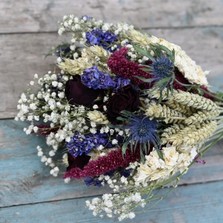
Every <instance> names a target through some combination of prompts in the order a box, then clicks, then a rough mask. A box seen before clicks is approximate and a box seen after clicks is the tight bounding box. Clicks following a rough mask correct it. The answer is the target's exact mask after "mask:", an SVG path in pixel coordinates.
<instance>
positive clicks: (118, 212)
mask: <svg viewBox="0 0 223 223" xmlns="http://www.w3.org/2000/svg"><path fill="white" fill-rule="evenodd" d="M86 205H87V207H88V208H89V209H90V210H92V211H93V215H94V216H97V215H99V216H100V217H103V216H104V215H106V216H107V217H109V218H112V217H113V216H118V220H119V221H122V220H124V219H133V218H134V217H135V213H134V212H133V211H129V210H131V209H132V208H133V207H134V206H136V205H137V206H141V207H145V205H146V202H145V200H144V199H142V197H141V195H140V193H138V192H135V193H131V192H130V193H126V194H103V195H102V198H101V199H100V198H98V197H96V198H93V199H92V201H89V200H87V201H86Z"/></svg>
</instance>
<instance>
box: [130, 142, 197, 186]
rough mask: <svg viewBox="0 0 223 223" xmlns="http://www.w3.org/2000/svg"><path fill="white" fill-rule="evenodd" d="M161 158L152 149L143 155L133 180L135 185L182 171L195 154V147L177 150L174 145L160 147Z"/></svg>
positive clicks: (161, 178)
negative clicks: (143, 157) (143, 160)
mask: <svg viewBox="0 0 223 223" xmlns="http://www.w3.org/2000/svg"><path fill="white" fill-rule="evenodd" d="M182 151H183V150H182ZM162 154H163V159H161V158H160V156H159V155H158V152H157V151H156V150H153V151H152V152H151V153H150V154H149V155H148V156H145V158H146V161H145V163H140V164H139V167H138V169H137V173H136V175H135V176H134V180H135V182H136V184H137V185H140V184H142V185H145V186H146V185H148V183H149V182H150V181H156V180H157V181H162V180H164V179H167V178H169V177H170V176H171V175H174V174H175V173H177V172H184V171H186V170H187V168H188V166H189V165H190V164H191V162H192V161H193V160H194V158H195V157H196V155H197V150H196V148H190V149H189V150H187V149H185V150H184V152H179V151H177V150H176V147H174V146H168V147H164V148H162Z"/></svg>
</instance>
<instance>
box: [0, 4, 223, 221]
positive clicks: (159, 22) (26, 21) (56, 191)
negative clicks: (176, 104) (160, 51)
mask: <svg viewBox="0 0 223 223" xmlns="http://www.w3.org/2000/svg"><path fill="white" fill-rule="evenodd" d="M222 11H223V1H222V0H212V1H210V0H197V1H193V0H186V1H183V0H181V1H175V0H165V1H164V0H150V1H145V0H88V1H83V0H75V1H72V0H60V1H59V0H55V1H52V0H41V1H30V0H21V1H13V0H1V1H0V46H1V53H0V99H1V100H0V101H1V103H0V118H10V117H13V116H14V115H15V112H16V102H17V99H18V96H19V94H20V93H21V92H22V91H23V90H24V89H25V88H26V84H27V83H28V82H29V81H30V80H31V79H32V76H33V74H34V73H39V74H42V73H44V72H47V71H48V70H49V69H50V63H51V62H52V59H50V58H49V59H48V60H47V61H44V60H43V57H44V55H45V54H46V53H47V52H48V50H49V49H50V48H51V47H52V46H54V45H56V44H57V43H59V42H61V39H60V38H58V37H57V34H56V30H57V21H58V20H61V18H62V16H63V15H65V14H70V13H72V14H74V15H77V16H80V15H83V14H89V15H92V16H95V17H96V18H100V19H101V18H103V19H105V20H107V21H111V22H113V21H125V22H128V23H133V24H134V25H136V26H137V27H139V28H144V31H146V32H148V33H151V34H154V35H157V36H159V37H162V38H166V39H167V40H169V41H171V42H174V43H176V44H179V45H180V46H182V48H183V49H184V50H186V52H187V53H188V54H189V55H190V56H191V57H192V58H193V59H194V60H196V61H197V63H198V64H200V65H201V66H202V68H203V69H205V70H211V74H210V75H209V81H210V84H211V85H212V86H217V87H218V88H221V89H223V76H222V74H223V50H222V48H223V16H222V15H223V14H222ZM23 127H25V123H16V122H15V121H13V120H1V121H0V223H57V222H58V223H61V222H63V223H78V222H82V223H83V222H86V223H88V222H99V223H102V222H117V220H114V219H112V220H107V219H102V220H101V219H99V218H94V217H92V215H91V212H89V211H88V210H87V209H86V208H85V205H84V201H85V200H86V199H88V198H90V197H92V196H94V195H100V194H102V193H103V192H105V191H106V188H100V190H98V188H95V187H86V186H85V185H84V184H83V183H82V182H80V181H75V182H72V183H70V184H64V182H63V179H62V176H61V178H54V177H52V176H50V175H49V173H48V169H47V168H46V167H45V166H44V165H43V164H42V163H41V162H40V160H39V158H38V157H37V156H36V146H37V145H38V144H41V145H43V146H44V140H43V139H42V138H40V137H36V136H26V135H25V133H23V131H22V129H23ZM204 159H205V160H206V164H205V165H201V164H195V165H194V166H193V167H192V168H191V169H190V171H189V172H188V173H187V174H186V175H185V176H184V177H183V179H182V180H181V185H182V186H180V187H178V188H177V189H176V190H175V191H174V192H173V193H171V194H169V196H168V197H167V198H165V199H164V200H163V201H161V202H160V203H159V204H158V206H156V207H155V208H152V209H151V210H149V206H148V207H147V208H146V212H144V213H142V214H141V215H138V216H137V217H136V218H135V219H134V220H133V221H127V222H137V223H222V222H223V200H222V198H223V145H222V143H219V144H218V145H216V146H215V147H214V148H213V149H212V150H211V151H210V152H208V153H207V154H206V155H205V157H204Z"/></svg>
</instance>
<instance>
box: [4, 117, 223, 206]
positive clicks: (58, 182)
mask: <svg viewBox="0 0 223 223" xmlns="http://www.w3.org/2000/svg"><path fill="white" fill-rule="evenodd" d="M25 126H26V123H22V122H15V121H13V120H1V121H0V148H1V149H0V160H1V162H0V170H3V171H1V172H0V188H1V190H0V201H1V202H0V207H5V206H13V205H20V204H30V203H39V202H47V201H57V200H61V199H70V198H79V197H87V196H93V195H96V194H101V193H104V192H105V191H107V188H100V190H99V189H98V188H97V187H87V186H85V185H84V183H83V182H82V181H72V182H71V183H70V184H64V182H63V179H62V176H60V177H58V178H54V177H52V176H50V174H49V169H48V168H47V167H45V166H44V165H43V164H42V163H41V162H40V160H39V158H38V157H37V155H36V149H35V147H36V146H37V145H40V146H44V145H45V144H44V139H43V138H41V137H37V136H34V135H31V136H26V135H25V133H24V132H23V131H22V129H23V128H24V127H25ZM204 159H205V160H206V164H205V165H201V164H195V165H194V166H193V167H192V168H191V169H190V170H189V172H188V173H187V175H185V176H184V178H183V179H182V182H181V184H191V183H193V184H195V183H196V184H197V183H203V182H211V181H221V180H223V165H222V163H223V150H222V144H221V143H219V144H218V145H217V146H215V148H213V149H212V150H211V151H210V152H209V153H208V154H207V155H206V156H205V158H204Z"/></svg>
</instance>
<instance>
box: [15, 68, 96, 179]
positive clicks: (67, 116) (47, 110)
mask: <svg viewBox="0 0 223 223" xmlns="http://www.w3.org/2000/svg"><path fill="white" fill-rule="evenodd" d="M36 79H38V75H34V80H36ZM67 80H69V77H68V76H66V75H65V74H63V75H61V74H55V73H52V72H51V71H49V72H48V73H47V74H45V75H44V76H43V77H41V78H39V79H38V81H37V83H36V81H31V82H30V85H35V84H37V85H39V86H40V90H39V91H38V92H37V93H36V94H30V92H29V90H28V92H27V93H22V94H21V98H20V100H19V102H18V106H17V108H18V110H19V111H18V113H17V116H16V117H15V119H16V120H21V121H24V120H28V121H30V122H31V124H30V125H29V126H28V127H27V128H24V131H25V132H26V134H27V135H29V134H31V133H32V132H34V133H37V134H38V133H40V134H41V131H42V134H45V135H46V144H47V145H48V146H50V148H52V149H51V150H49V152H48V157H47V155H46V154H44V153H43V150H42V148H40V147H37V150H38V156H39V157H40V158H41V162H43V163H45V165H46V166H49V167H51V171H50V173H51V174H52V175H53V176H57V175H58V173H59V168H58V167H56V166H55V163H54V162H53V159H52V158H53V157H55V155H56V153H57V150H58V148H59V146H60V143H61V142H63V141H65V142H69V141H70V138H71V137H72V136H73V134H74V131H78V132H80V133H82V132H84V131H86V130H88V129H89V127H88V126H87V125H86V119H85V118H84V117H85V116H86V113H87V111H86V108H85V107H84V106H71V105H69V104H68V102H67V99H66V98H65V86H64V84H65V82H66V81H67ZM55 89H56V90H55ZM40 117H41V119H40ZM48 123H50V124H48ZM93 129H94V130H95V128H93ZM50 130H54V131H50ZM90 131H92V129H90Z"/></svg>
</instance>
